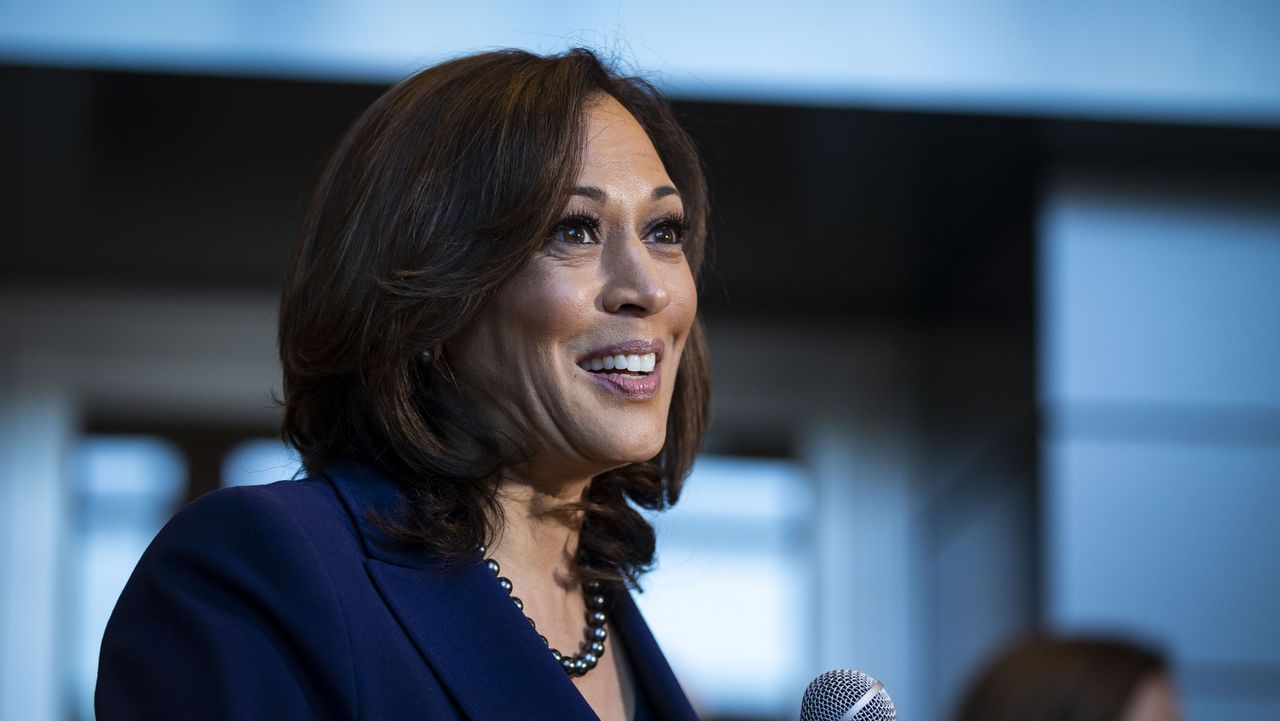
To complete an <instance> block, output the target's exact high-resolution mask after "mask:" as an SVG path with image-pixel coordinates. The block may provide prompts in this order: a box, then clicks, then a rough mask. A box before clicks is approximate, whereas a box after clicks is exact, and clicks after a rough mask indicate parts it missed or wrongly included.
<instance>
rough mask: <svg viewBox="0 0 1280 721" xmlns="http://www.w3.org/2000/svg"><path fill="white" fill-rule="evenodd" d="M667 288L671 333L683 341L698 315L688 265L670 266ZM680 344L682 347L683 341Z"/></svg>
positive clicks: (695, 296) (696, 294) (691, 274)
mask: <svg viewBox="0 0 1280 721" xmlns="http://www.w3.org/2000/svg"><path fill="white" fill-rule="evenodd" d="M667 289H668V290H667V292H668V293H670V296H671V305H670V306H668V308H667V311H668V313H669V315H670V321H669V322H670V325H671V331H672V335H674V336H676V337H678V338H680V339H681V340H682V341H683V340H684V339H685V338H686V337H687V336H688V335H689V329H690V328H691V327H693V321H694V318H695V317H697V315H698V289H697V287H696V286H695V285H694V283H693V272H692V271H691V270H689V266H688V265H686V264H684V263H681V264H680V265H679V266H678V267H675V268H672V270H671V274H670V276H669V277H668V281H667ZM681 346H682V347H683V343H681Z"/></svg>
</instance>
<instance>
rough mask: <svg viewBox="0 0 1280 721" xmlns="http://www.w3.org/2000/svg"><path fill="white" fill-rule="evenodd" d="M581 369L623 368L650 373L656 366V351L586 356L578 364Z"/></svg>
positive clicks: (633, 371) (624, 369)
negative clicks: (594, 356)
mask: <svg viewBox="0 0 1280 721" xmlns="http://www.w3.org/2000/svg"><path fill="white" fill-rule="evenodd" d="M578 365H579V366H580V367H581V368H582V369H583V370H588V371H601V370H615V369H616V370H623V371H627V372H630V373H652V372H653V369H654V368H656V367H657V366H658V355H657V354H656V353H644V354H640V353H630V354H627V355H622V354H619V355H607V356H601V357H599V358H588V359H587V360H584V361H582V362H581V363H579V364H578Z"/></svg>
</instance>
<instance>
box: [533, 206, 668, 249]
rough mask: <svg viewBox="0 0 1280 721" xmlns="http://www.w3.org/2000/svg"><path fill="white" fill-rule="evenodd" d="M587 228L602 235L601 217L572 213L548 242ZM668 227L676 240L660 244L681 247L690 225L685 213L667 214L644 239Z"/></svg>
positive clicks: (654, 224) (562, 221)
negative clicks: (569, 230) (570, 229)
mask: <svg viewBox="0 0 1280 721" xmlns="http://www.w3.org/2000/svg"><path fill="white" fill-rule="evenodd" d="M575 227H576V228H586V229H587V231H588V232H590V233H591V235H592V236H595V235H599V233H600V216H598V215H594V214H591V213H570V214H568V215H566V216H564V217H563V218H561V219H560V220H559V222H557V223H556V224H555V227H553V228H552V229H551V233H550V234H549V235H548V236H547V240H548V242H550V241H554V240H556V237H557V236H558V235H559V234H560V233H561V232H563V231H565V230H566V229H568V228H575ZM663 227H668V228H670V229H671V230H674V231H675V235H676V240H675V241H672V242H664V243H660V245H681V244H682V243H683V242H684V236H685V234H686V233H688V232H689V224H688V222H687V221H685V217H684V214H683V213H679V212H672V213H667V214H666V215H663V216H661V217H659V218H658V219H656V220H654V221H653V222H652V223H650V224H649V227H648V228H647V229H646V230H645V234H644V237H646V238H648V237H649V236H650V235H653V234H654V233H655V232H657V231H658V230H659V229H661V228H663ZM568 244H569V245H586V243H568Z"/></svg>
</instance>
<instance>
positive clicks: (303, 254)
mask: <svg viewBox="0 0 1280 721" xmlns="http://www.w3.org/2000/svg"><path fill="white" fill-rule="evenodd" d="M600 94H605V95H609V96H612V97H614V98H615V99H617V100H618V102H619V103H621V104H622V105H623V107H625V108H626V109H627V110H628V111H630V112H631V114H632V115H634V116H635V118H636V119H637V120H638V121H639V123H640V125H641V126H642V127H643V128H644V129H645V130H646V131H647V132H648V134H649V137H650V139H651V140H652V141H653V144H654V146H655V148H656V149H657V151H658V154H659V156H660V157H661V159H662V161H663V163H664V164H665V166H666V170H667V173H668V174H669V175H670V176H671V178H672V180H673V182H674V183H675V185H676V187H677V188H678V189H679V191H680V195H681V198H682V200H683V202H684V209H685V216H686V218H687V222H688V225H689V230H688V232H687V233H686V236H685V240H684V244H683V246H684V251H685V254H686V256H687V258H688V262H689V265H690V267H691V268H692V269H693V272H694V277H695V279H696V278H697V277H698V275H699V272H698V271H699V268H700V266H701V263H702V257H703V251H704V247H705V240H706V233H707V224H706V218H707V193H706V184H705V181H704V178H703V173H702V168H701V164H700V162H699V159H698V155H697V153H696V151H695V149H694V145H693V143H692V141H691V140H690V139H689V137H688V136H687V135H686V134H685V132H684V131H683V130H682V129H681V127H680V126H679V124H678V123H677V121H676V119H675V117H674V115H673V113H672V111H671V109H670V107H669V105H668V104H667V102H666V101H665V100H664V99H663V98H662V96H661V95H660V94H659V93H658V91H657V90H656V89H655V88H654V87H653V86H652V85H651V84H650V83H648V82H646V81H644V80H642V79H639V78H634V77H621V76H619V75H617V74H615V73H613V72H612V71H610V70H609V69H608V68H607V67H606V66H605V65H604V64H603V63H602V62H601V61H600V60H599V58H597V57H596V55H595V54H594V53H592V52H590V51H588V50H582V49H575V50H572V51H569V52H567V53H565V54H563V55H557V56H549V57H543V56H538V55H533V54H530V53H527V52H523V51H518V50H505V51H499V52H488V53H482V54H477V55H470V56H466V57H462V58H458V59H455V60H451V61H448V62H445V63H441V64H439V65H436V66H433V67H430V68H427V69H426V70H423V71H422V72H420V73H418V74H416V75H414V76H412V77H410V78H408V79H407V80H405V81H403V82H401V83H399V84H397V85H396V86H394V87H393V88H391V89H390V90H389V91H387V92H386V93H385V94H384V95H383V96H382V97H380V98H379V99H378V100H377V101H376V102H375V103H374V104H373V105H372V106H371V107H370V108H369V109H368V110H366V111H365V112H364V114H363V115H361V116H360V118H359V119H358V120H357V121H356V122H355V124H354V125H353V126H352V128H351V129H350V130H349V131H348V132H347V134H346V135H345V136H344V137H343V138H342V140H341V142H340V143H339V145H338V146H337V148H336V149H335V151H334V153H333V155H332V157H331V158H330V159H329V162H328V164H327V166H326V168H325V170H324V172H323V174H322V176H321V177H320V179H319V181H318V183H317V186H316V188H315V190H314V195H313V197H312V201H311V205H310V208H309V210H308V213H307V215H306V218H305V220H304V223H303V227H302V232H301V236H300V238H299V240H298V243H297V246H296V248H295V251H294V255H293V261H292V264H291V267H290V269H289V272H288V275H287V277H286V279H285V284H284V293H283V296H282V299H281V303H280V335H279V344H280V359H281V362H282V364H283V366H284V405H285V414H284V426H283V435H284V438H285V440H286V442H288V443H290V444H291V445H292V446H293V447H294V448H295V449H297V451H298V453H299V454H300V455H301V458H302V462H303V467H304V469H305V470H306V472H307V473H309V474H313V475H314V474H319V473H322V472H324V470H325V469H326V468H328V467H329V466H330V465H331V464H333V463H334V462H336V461H339V460H344V459H354V460H358V461H362V462H364V463H368V464H371V465H374V466H376V467H377V468H378V469H380V470H381V471H383V472H384V473H386V474H388V475H390V476H391V477H392V478H394V479H396V481H397V482H398V483H399V484H400V487H401V489H402V490H403V492H404V493H405V495H406V498H407V500H408V504H407V507H406V508H405V513H404V514H403V516H402V517H400V518H396V519H382V522H383V525H384V527H386V528H388V529H389V530H391V531H392V532H394V533H395V534H396V535H397V536H399V537H401V538H402V539H404V540H408V541H411V542H414V543H418V544H421V545H422V546H424V547H425V548H426V549H429V550H430V551H431V552H433V553H435V554H437V555H439V556H441V557H443V558H445V559H455V560H456V559H460V558H462V557H466V556H470V555H471V554H473V553H474V551H473V549H474V548H475V546H476V545H477V544H480V543H486V542H488V541H489V540H490V539H491V538H492V537H493V535H494V534H495V532H496V530H497V528H496V525H495V524H496V523H499V522H500V517H499V514H498V508H497V505H496V500H495V493H494V491H495V489H496V486H495V481H496V478H497V474H498V473H499V471H500V470H501V469H502V468H503V467H504V466H507V465H510V464H514V463H517V462H520V461H521V460H523V457H522V454H523V453H525V451H522V449H520V448H519V443H518V442H517V441H515V440H513V439H506V438H502V437H500V435H499V434H498V433H497V432H496V431H495V429H493V428H489V427H486V426H485V424H483V423H482V422H481V421H480V420H479V414H478V413H477V412H476V411H477V409H474V408H467V407H465V406H463V405H462V404H459V403H457V402H451V401H450V400H449V397H450V396H451V395H452V396H456V394H446V393H441V392H439V391H440V388H441V384H442V383H449V382H451V376H450V373H449V368H448V358H447V357H440V354H439V353H438V352H437V353H436V354H435V355H434V356H433V357H432V359H431V362H429V363H424V362H422V358H421V353H422V352H423V351H426V350H432V349H438V348H440V347H441V346H442V344H445V343H446V342H447V341H448V340H449V339H450V338H451V337H453V336H454V335H455V334H456V333H458V332H459V331H460V330H461V329H462V328H464V327H466V326H467V324H468V323H470V322H471V321H472V319H474V318H475V317H476V316H477V314H478V313H480V312H481V311H482V310H483V309H484V307H485V305H486V303H487V302H488V301H489V300H490V298H492V297H493V295H494V294H495V291H496V290H497V289H498V288H499V287H500V286H501V285H502V284H503V283H504V282H505V281H506V280H507V279H508V278H510V277H511V276H512V275H513V274H515V273H516V272H517V271H518V270H520V268H521V267H522V266H523V265H524V263H525V262H526V261H527V260H528V259H529V258H530V257H531V256H532V255H533V254H534V253H535V252H536V251H537V250H538V249H539V248H541V247H542V245H543V243H544V241H545V239H546V238H547V235H548V233H549V232H550V230H551V228H552V227H553V225H554V224H555V222H556V221H557V220H558V219H559V217H560V215H561V213H563V212H564V209H565V207H566V205H567V200H568V197H569V191H570V188H571V187H572V186H573V184H574V182H575V180H576V178H577V175H578V167H579V162H580V154H581V148H582V147H583V126H582V116H583V109H584V106H585V105H586V104H587V103H588V102H589V101H590V100H591V99H592V98H593V97H598V96H599V95H600ZM673 393H674V396H673V398H672V403H671V411H670V415H669V417H668V420H667V434H666V442H665V445H664V446H663V448H662V450H661V452H660V453H659V454H658V455H657V456H656V457H655V458H653V459H651V460H650V461H648V462H644V463H635V464H631V465H628V466H625V467H623V468H619V469H616V470H613V471H610V472H608V473H604V474H601V475H600V476H598V477H596V478H595V479H594V480H593V481H592V483H591V487H590V490H589V492H588V494H587V498H586V499H585V500H584V503H583V505H582V510H584V512H585V513H584V516H583V519H584V520H583V530H582V535H581V539H580V544H579V546H580V548H579V556H578V570H579V573H580V574H581V575H582V576H583V577H584V578H595V579H600V580H605V581H614V582H616V581H627V582H629V583H632V584H634V582H635V580H636V578H637V577H638V575H639V574H640V573H642V572H643V571H644V570H646V569H647V567H648V566H649V565H650V564H651V563H652V560H653V549H654V534H653V529H652V528H651V527H650V526H649V524H648V523H647V522H646V521H645V519H644V517H643V516H641V515H640V514H639V513H638V512H637V511H636V510H635V509H634V508H632V507H631V506H630V505H629V503H628V501H630V502H631V503H634V504H636V505H638V506H641V507H643V508H648V509H663V508H666V507H668V506H670V505H671V504H672V503H674V502H675V501H676V499H677V498H678V497H679V495H680V487H681V484H682V482H683V479H684V477H685V476H686V475H687V473H688V471H689V469H690V467H691V466H692V464H693V459H694V454H695V452H696V451H697V449H698V447H699V446H700V444H701V442H702V438H703V435H704V433H705V431H706V427H707V422H708V410H707V409H708V394H709V390H708V368H707V355H706V347H705V340H704V337H703V332H702V328H701V326H700V325H699V324H696V323H695V325H694V328H693V330H692V331H691V333H690V335H689V338H688V341H687V343H686V347H685V350H684V353H683V355H682V357H681V360H680V367H679V372H678V376H677V380H676V384H675V388H674V391H673Z"/></svg>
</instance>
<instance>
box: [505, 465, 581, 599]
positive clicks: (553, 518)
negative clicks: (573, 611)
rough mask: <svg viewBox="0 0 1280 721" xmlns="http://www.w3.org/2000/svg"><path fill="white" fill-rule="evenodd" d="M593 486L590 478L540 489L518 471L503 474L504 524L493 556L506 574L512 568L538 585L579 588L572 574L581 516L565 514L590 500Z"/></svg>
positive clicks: (548, 485)
mask: <svg viewBox="0 0 1280 721" xmlns="http://www.w3.org/2000/svg"><path fill="white" fill-rule="evenodd" d="M590 485H591V479H590V478H589V477H588V478H581V479H571V480H564V481H561V482H558V483H555V484H539V483H534V482H532V481H531V480H530V478H529V477H528V476H526V475H523V474H520V473H517V472H511V471H509V472H507V473H504V474H503V477H502V480H501V481H500V482H499V483H498V505H499V508H500V509H501V512H502V525H501V528H500V531H499V533H498V536H497V538H495V539H493V541H492V542H491V543H490V546H489V555H490V556H492V557H494V558H496V559H498V561H499V563H501V564H502V567H503V570H504V573H505V572H506V571H507V569H510V571H511V573H515V574H517V575H519V576H521V577H524V578H525V579H526V580H527V581H532V582H534V583H537V584H538V585H540V586H544V584H548V585H551V586H557V587H560V588H562V589H564V590H566V591H568V590H570V589H574V588H577V581H576V580H574V577H573V570H574V559H575V558H576V557H577V553H578V538H579V535H580V534H581V531H582V515H583V514H582V511H580V510H567V509H568V507H570V506H571V505H572V504H575V503H578V502H580V501H582V500H583V499H584V498H585V497H586V493H587V489H588V487H589V486H590ZM506 575H511V574H509V573H508V574H506ZM545 587H546V586H544V588H545Z"/></svg>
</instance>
